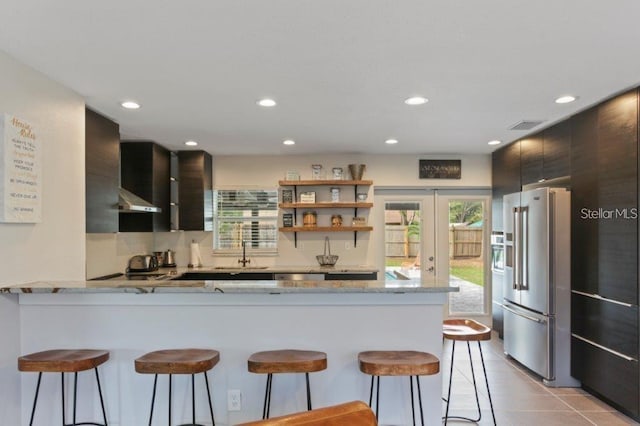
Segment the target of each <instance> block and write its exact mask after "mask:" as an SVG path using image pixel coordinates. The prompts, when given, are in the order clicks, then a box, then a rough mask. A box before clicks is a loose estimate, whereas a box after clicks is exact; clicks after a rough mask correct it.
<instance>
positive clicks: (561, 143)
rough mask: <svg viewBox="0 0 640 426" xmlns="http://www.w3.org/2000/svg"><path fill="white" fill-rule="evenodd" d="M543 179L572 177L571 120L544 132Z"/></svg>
mask: <svg viewBox="0 0 640 426" xmlns="http://www.w3.org/2000/svg"><path fill="white" fill-rule="evenodd" d="M542 139H543V145H542V151H543V153H542V178H543V179H545V180H550V179H556V178H559V177H565V176H569V175H571V120H565V121H562V122H560V123H558V124H555V125H553V126H551V127H549V128H548V129H545V130H544V131H543V132H542Z"/></svg>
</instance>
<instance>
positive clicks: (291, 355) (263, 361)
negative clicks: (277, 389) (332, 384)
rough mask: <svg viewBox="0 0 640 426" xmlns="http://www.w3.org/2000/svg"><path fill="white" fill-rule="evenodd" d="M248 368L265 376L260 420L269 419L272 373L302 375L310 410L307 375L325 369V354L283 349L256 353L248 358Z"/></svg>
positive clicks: (309, 389) (309, 390)
mask: <svg viewBox="0 0 640 426" xmlns="http://www.w3.org/2000/svg"><path fill="white" fill-rule="evenodd" d="M248 368H249V371H250V372H252V373H258V374H267V387H266V389H265V393H264V406H263V408H262V418H263V419H268V418H269V411H270V408H271V385H272V382H273V374H274V373H304V374H305V379H306V382H307V410H311V388H310V386H309V373H313V372H315V371H322V370H325V369H326V368H327V354H326V353H324V352H316V351H301V350H297V349H284V350H276V351H264V352H256V353H254V354H252V355H251V356H250V357H249V360H248Z"/></svg>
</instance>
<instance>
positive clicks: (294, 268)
mask: <svg viewBox="0 0 640 426" xmlns="http://www.w3.org/2000/svg"><path fill="white" fill-rule="evenodd" d="M163 269H164V268H160V270H163ZM174 269H175V270H177V272H178V273H179V274H182V273H185V272H202V273H211V272H231V273H238V272H274V273H294V274H312V273H323V274H324V273H332V272H336V273H347V272H350V273H358V272H362V273H367V272H379V269H378V268H376V267H374V266H369V265H336V266H320V265H274V266H260V265H251V264H249V265H248V266H246V267H244V268H243V267H242V266H239V265H235V264H232V265H217V266H200V267H198V268H174Z"/></svg>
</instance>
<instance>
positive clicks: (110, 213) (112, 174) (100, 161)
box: [85, 109, 120, 233]
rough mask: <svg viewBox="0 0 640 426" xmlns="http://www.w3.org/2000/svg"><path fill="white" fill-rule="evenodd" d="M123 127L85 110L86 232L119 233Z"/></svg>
mask: <svg viewBox="0 0 640 426" xmlns="http://www.w3.org/2000/svg"><path fill="white" fill-rule="evenodd" d="M119 162H120V126H119V125H118V123H114V122H113V121H111V120H109V119H108V118H106V117H103V116H102V115H100V114H98V113H97V112H94V111H92V110H90V109H86V110H85V191H86V194H85V200H86V232H87V233H107V232H118V186H119V183H120V166H119Z"/></svg>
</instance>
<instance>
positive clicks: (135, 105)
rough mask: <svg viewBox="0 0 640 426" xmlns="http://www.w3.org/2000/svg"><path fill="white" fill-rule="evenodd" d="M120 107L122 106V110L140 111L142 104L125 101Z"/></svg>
mask: <svg viewBox="0 0 640 426" xmlns="http://www.w3.org/2000/svg"><path fill="white" fill-rule="evenodd" d="M120 106H122V108H126V109H138V108H140V104H139V103H137V102H133V101H124V102H122V103H121V104H120Z"/></svg>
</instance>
